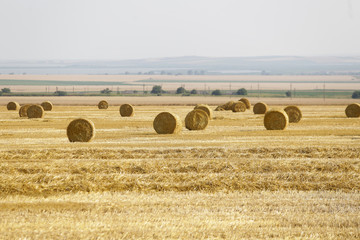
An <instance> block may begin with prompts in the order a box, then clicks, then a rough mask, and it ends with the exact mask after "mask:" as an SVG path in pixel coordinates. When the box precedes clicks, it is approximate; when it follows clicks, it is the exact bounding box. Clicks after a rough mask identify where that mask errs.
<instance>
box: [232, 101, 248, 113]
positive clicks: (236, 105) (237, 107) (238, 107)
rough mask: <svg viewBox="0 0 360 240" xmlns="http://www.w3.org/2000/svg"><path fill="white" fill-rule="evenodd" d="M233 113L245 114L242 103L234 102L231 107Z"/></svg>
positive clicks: (244, 107) (244, 106)
mask: <svg viewBox="0 0 360 240" xmlns="http://www.w3.org/2000/svg"><path fill="white" fill-rule="evenodd" d="M232 111H233V112H245V111H246V105H245V103H244V102H240V101H239V102H236V103H234V104H233V107H232Z"/></svg>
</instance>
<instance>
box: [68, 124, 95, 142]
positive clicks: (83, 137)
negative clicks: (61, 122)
mask: <svg viewBox="0 0 360 240" xmlns="http://www.w3.org/2000/svg"><path fill="white" fill-rule="evenodd" d="M66 134H67V136H68V139H69V141H70V142H90V141H91V140H92V139H93V138H94V137H95V125H94V123H93V122H92V121H90V120H87V119H84V118H78V119H75V120H73V121H71V123H70V124H69V125H68V127H67V129H66Z"/></svg>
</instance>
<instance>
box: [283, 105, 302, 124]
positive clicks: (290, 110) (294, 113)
mask: <svg viewBox="0 0 360 240" xmlns="http://www.w3.org/2000/svg"><path fill="white" fill-rule="evenodd" d="M284 111H285V112H286V114H287V115H288V117H289V122H291V123H298V122H300V120H301V118H302V113H301V110H300V108H298V107H297V106H287V107H286V108H285V109H284Z"/></svg>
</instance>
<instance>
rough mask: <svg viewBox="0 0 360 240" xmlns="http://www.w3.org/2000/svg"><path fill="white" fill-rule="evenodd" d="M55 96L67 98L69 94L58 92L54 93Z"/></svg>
mask: <svg viewBox="0 0 360 240" xmlns="http://www.w3.org/2000/svg"><path fill="white" fill-rule="evenodd" d="M54 95H55V96H66V95H67V92H65V91H59V90H57V91H55V92H54Z"/></svg>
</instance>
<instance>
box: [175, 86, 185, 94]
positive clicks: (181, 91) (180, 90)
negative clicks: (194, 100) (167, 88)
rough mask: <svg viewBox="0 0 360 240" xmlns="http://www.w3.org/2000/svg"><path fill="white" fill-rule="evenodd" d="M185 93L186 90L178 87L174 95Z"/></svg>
mask: <svg viewBox="0 0 360 240" xmlns="http://www.w3.org/2000/svg"><path fill="white" fill-rule="evenodd" d="M185 92H186V89H185V88H183V87H179V88H178V89H176V94H182V93H185Z"/></svg>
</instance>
